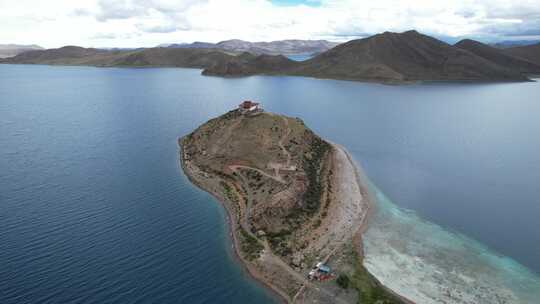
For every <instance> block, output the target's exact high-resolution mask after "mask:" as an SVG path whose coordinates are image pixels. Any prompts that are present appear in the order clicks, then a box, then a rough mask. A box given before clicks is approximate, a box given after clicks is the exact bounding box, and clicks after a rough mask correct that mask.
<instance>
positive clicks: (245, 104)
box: [240, 100, 259, 109]
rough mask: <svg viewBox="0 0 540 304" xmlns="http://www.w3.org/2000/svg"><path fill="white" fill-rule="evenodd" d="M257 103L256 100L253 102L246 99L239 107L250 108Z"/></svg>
mask: <svg viewBox="0 0 540 304" xmlns="http://www.w3.org/2000/svg"><path fill="white" fill-rule="evenodd" d="M258 105H259V103H258V102H253V101H251V100H246V101H244V102H242V103H241V104H240V107H241V108H244V109H249V108H251V107H253V106H258Z"/></svg>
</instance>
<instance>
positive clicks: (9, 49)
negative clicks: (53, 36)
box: [0, 44, 43, 58]
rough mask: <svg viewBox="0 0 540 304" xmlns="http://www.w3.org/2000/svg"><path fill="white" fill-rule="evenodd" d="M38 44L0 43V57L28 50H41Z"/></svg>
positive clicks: (11, 55)
mask: <svg viewBox="0 0 540 304" xmlns="http://www.w3.org/2000/svg"><path fill="white" fill-rule="evenodd" d="M42 49H43V48H42V47H40V46H39V45H35V44H30V45H21V44H0V58H7V57H13V56H16V55H18V54H20V53H22V52H26V51H30V50H42Z"/></svg>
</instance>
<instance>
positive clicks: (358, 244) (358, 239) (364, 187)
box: [332, 143, 415, 304]
mask: <svg viewBox="0 0 540 304" xmlns="http://www.w3.org/2000/svg"><path fill="white" fill-rule="evenodd" d="M332 145H333V146H334V147H336V148H338V149H341V151H343V152H344V153H345V155H347V158H348V159H349V162H350V163H351V164H352V165H353V167H354V168H355V175H356V182H357V184H358V186H359V187H360V189H361V191H362V194H363V195H364V197H365V201H366V203H367V208H368V209H367V215H366V216H365V218H364V221H363V223H362V225H361V226H360V227H359V228H358V230H357V231H356V233H355V235H354V236H353V244H354V248H355V249H357V253H358V256H359V257H360V258H361V259H363V258H364V246H363V242H362V234H364V232H365V231H366V230H367V228H368V226H369V219H370V218H371V217H372V216H373V214H374V213H375V207H376V204H375V202H376V199H375V197H373V195H372V193H371V192H370V191H369V187H368V183H369V182H368V178H367V175H366V174H365V173H364V171H363V170H362V166H360V164H359V163H357V162H356V161H355V160H354V158H353V157H352V156H351V155H350V154H349V152H348V151H347V150H346V149H345V148H343V147H342V146H340V145H338V144H334V143H332ZM366 270H367V269H366ZM368 272H369V271H368ZM372 277H373V279H374V280H375V281H376V282H377V283H378V284H379V285H380V286H382V287H383V288H384V289H385V290H386V291H387V292H388V293H390V294H392V295H394V296H396V297H397V298H399V299H401V300H402V301H403V302H404V303H406V304H415V303H414V302H413V301H411V300H409V299H407V298H405V297H404V296H402V295H400V294H397V293H396V292H394V291H393V290H391V289H389V288H388V287H386V286H385V285H384V284H382V283H381V282H380V281H379V280H377V278H376V277H375V276H373V275H372Z"/></svg>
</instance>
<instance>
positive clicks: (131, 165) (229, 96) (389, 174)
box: [0, 65, 540, 303]
mask: <svg viewBox="0 0 540 304" xmlns="http://www.w3.org/2000/svg"><path fill="white" fill-rule="evenodd" d="M539 96H540V84H539V83H520V84H483V85H458V84H437V85H411V86H384V85H377V84H362V83H356V82H347V81H332V80H317V79H308V78H295V77H249V78H241V79H222V78H215V77H204V76H201V75H200V71H199V70H191V69H116V68H91V67H49V66H21V65H0V130H1V132H0V201H1V205H0V303H49V302H50V303H67V302H74V303H125V302H129V303H154V302H158V303H216V302H219V303H242V302H245V303H254V302H269V301H271V298H270V296H269V295H268V294H267V293H266V292H264V291H263V290H262V289H261V288H259V287H258V286H256V285H255V284H254V283H252V282H251V281H250V280H249V278H247V277H246V276H245V274H243V272H242V270H241V269H240V268H239V266H238V265H237V264H236V263H234V262H233V258H232V257H231V254H230V242H229V240H228V236H227V231H226V228H225V219H224V212H223V210H222V209H221V207H220V206H219V205H218V204H216V203H215V201H214V200H213V199H212V198H211V197H210V196H209V195H207V194H206V193H203V192H202V191H200V190H198V189H196V188H195V187H193V186H192V185H191V184H190V183H189V182H188V181H187V180H186V178H185V176H184V175H183V173H182V172H181V170H180V169H179V166H178V148H177V145H176V139H177V137H179V136H181V135H184V134H186V133H188V132H190V131H191V130H192V129H194V128H195V127H197V126H198V125H199V124H201V123H203V122H205V121H206V120H208V119H209V118H211V117H214V116H217V115H220V114H221V113H223V112H225V111H227V110H229V109H231V108H232V107H234V106H236V104H237V103H238V102H239V101H240V100H243V99H246V98H250V99H256V100H259V101H261V102H262V103H263V106H264V107H265V108H266V109H267V110H269V111H273V112H280V113H284V114H287V115H291V116H300V117H302V119H303V120H304V121H305V122H306V124H307V125H308V126H310V127H311V128H312V129H314V130H315V131H316V132H318V133H319V134H321V135H322V136H323V137H326V138H329V139H330V140H332V141H334V142H338V143H340V144H342V145H344V146H345V147H346V148H347V149H348V150H349V151H351V153H352V154H353V155H354V157H355V158H356V159H357V160H359V161H360V162H361V163H362V166H363V167H364V169H366V172H367V174H368V176H369V177H370V180H371V181H372V182H373V183H374V184H376V185H377V187H378V188H379V189H380V190H381V191H383V192H384V193H385V195H386V196H387V197H389V198H390V199H391V200H392V201H393V202H394V203H396V204H398V205H399V206H400V207H404V208H408V209H412V210H414V211H416V212H417V213H418V214H419V215H420V216H422V217H423V218H425V219H428V220H430V221H432V222H435V223H437V224H439V225H441V226H443V227H445V228H447V229H452V230H456V231H459V232H462V233H464V234H465V235H467V236H469V237H471V238H474V239H477V240H479V241H480V242H482V243H483V244H485V245H487V246H488V247H489V248H491V249H492V250H494V251H496V252H498V253H500V254H503V255H507V256H509V257H511V258H513V259H515V260H517V261H518V262H520V263H522V264H523V265H525V266H527V267H529V268H530V269H533V270H535V271H536V272H540V233H539V232H538V229H539V226H538V218H540V199H539V194H540V190H539V187H538V181H540V153H538V151H540V137H539V136H538V135H537V133H538V131H539V130H540V120H539V119H538V113H540V104H539V102H538V100H540V98H539Z"/></svg>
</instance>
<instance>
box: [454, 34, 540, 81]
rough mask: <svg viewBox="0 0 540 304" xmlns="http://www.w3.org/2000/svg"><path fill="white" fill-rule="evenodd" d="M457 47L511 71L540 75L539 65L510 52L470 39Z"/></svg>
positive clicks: (462, 41) (457, 44)
mask: <svg viewBox="0 0 540 304" xmlns="http://www.w3.org/2000/svg"><path fill="white" fill-rule="evenodd" d="M455 46H456V47H458V48H461V49H463V50H466V51H469V52H471V53H473V54H475V55H477V56H479V57H482V58H484V59H487V60H489V61H491V62H494V63H496V64H498V65H500V66H503V67H506V68H509V69H518V70H519V71H520V72H522V73H526V74H534V73H540V65H539V64H535V63H533V62H531V61H528V60H526V59H522V58H520V57H516V56H513V55H510V54H508V53H509V52H508V50H506V51H505V50H501V49H497V48H494V47H491V46H489V45H487V44H483V43H481V42H478V41H474V40H470V39H465V40H461V41H459V42H458V43H456V44H455Z"/></svg>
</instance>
